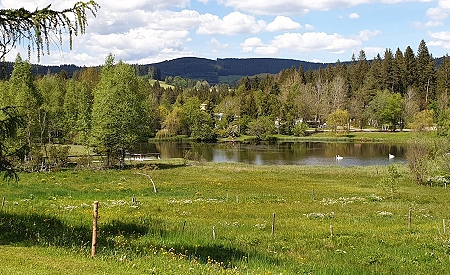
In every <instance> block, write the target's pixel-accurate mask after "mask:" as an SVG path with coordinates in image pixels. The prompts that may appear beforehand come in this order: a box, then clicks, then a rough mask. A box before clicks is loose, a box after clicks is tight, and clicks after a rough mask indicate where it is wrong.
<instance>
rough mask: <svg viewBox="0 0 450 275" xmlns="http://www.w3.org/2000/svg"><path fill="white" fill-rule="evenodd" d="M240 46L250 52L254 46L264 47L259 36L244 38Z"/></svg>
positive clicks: (244, 50)
mask: <svg viewBox="0 0 450 275" xmlns="http://www.w3.org/2000/svg"><path fill="white" fill-rule="evenodd" d="M241 47H242V51H243V52H252V51H253V50H254V48H256V47H264V43H263V42H262V40H261V38H259V37H250V38H247V39H245V41H244V43H242V44H241Z"/></svg>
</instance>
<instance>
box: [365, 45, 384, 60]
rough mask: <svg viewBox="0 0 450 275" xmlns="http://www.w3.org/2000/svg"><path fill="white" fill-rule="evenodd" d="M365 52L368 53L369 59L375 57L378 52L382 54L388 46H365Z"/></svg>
mask: <svg viewBox="0 0 450 275" xmlns="http://www.w3.org/2000/svg"><path fill="white" fill-rule="evenodd" d="M363 51H364V53H365V54H366V57H367V59H373V58H375V56H377V55H378V54H382V53H384V52H385V51H386V48H382V47H364V48H363Z"/></svg>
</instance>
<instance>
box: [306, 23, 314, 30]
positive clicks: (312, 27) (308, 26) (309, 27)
mask: <svg viewBox="0 0 450 275" xmlns="http://www.w3.org/2000/svg"><path fill="white" fill-rule="evenodd" d="M315 28H316V27H314V26H313V25H311V24H305V29H307V30H314V29H315Z"/></svg>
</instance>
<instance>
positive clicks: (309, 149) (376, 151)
mask: <svg viewBox="0 0 450 275" xmlns="http://www.w3.org/2000/svg"><path fill="white" fill-rule="evenodd" d="M187 150H190V151H191V152H194V153H198V154H200V155H201V156H202V157H203V158H204V159H205V160H206V161H207V162H242V163H247V164H255V165H274V164H279V165H341V166H368V165H389V164H392V163H406V162H407V161H406V156H405V154H406V145H404V144H397V145H392V144H384V143H356V142H351V143H343V142H335V143H333V142H283V143H280V142H279V143H277V144H258V145H253V144H243V143H238V142H236V143H232V142H229V143H213V144H207V143H191V142H152V143H148V144H141V145H139V146H137V147H136V149H135V151H136V152H139V153H160V155H161V158H182V157H183V155H184V152H185V151H187ZM389 154H391V155H393V157H392V158H389ZM337 155H339V156H341V157H342V159H336V156H337Z"/></svg>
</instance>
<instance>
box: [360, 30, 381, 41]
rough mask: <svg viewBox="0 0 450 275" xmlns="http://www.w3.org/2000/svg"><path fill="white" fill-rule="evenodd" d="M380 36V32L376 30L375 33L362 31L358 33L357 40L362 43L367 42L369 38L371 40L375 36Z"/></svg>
mask: <svg viewBox="0 0 450 275" xmlns="http://www.w3.org/2000/svg"><path fill="white" fill-rule="evenodd" d="M380 34H381V32H380V31H378V30H377V31H370V30H363V31H360V32H359V38H360V39H361V40H362V41H367V40H369V39H370V38H372V37H374V36H377V35H380Z"/></svg>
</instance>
